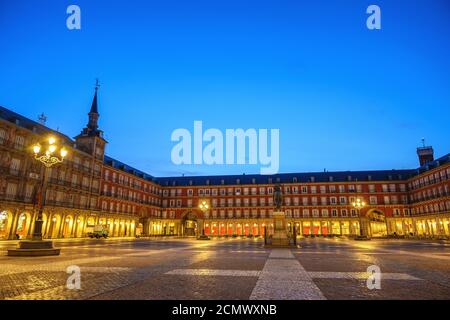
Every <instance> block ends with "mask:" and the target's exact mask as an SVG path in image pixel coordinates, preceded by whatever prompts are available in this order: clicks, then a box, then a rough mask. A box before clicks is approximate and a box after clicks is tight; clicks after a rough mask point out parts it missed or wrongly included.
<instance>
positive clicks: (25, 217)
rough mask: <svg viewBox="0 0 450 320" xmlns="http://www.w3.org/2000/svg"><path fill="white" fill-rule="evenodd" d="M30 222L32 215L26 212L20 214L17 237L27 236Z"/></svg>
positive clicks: (23, 237)
mask: <svg viewBox="0 0 450 320" xmlns="http://www.w3.org/2000/svg"><path fill="white" fill-rule="evenodd" d="M30 224H31V217H30V215H29V214H28V213H26V212H22V213H21V214H20V215H19V220H18V221H17V228H16V237H18V238H19V239H25V238H26V237H27V234H28V229H29V228H30Z"/></svg>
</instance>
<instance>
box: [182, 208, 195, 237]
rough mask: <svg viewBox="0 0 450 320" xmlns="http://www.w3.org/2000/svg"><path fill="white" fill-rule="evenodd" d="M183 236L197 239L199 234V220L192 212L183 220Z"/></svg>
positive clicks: (185, 215)
mask: <svg viewBox="0 0 450 320" xmlns="http://www.w3.org/2000/svg"><path fill="white" fill-rule="evenodd" d="M181 227H182V231H183V236H185V237H195V236H196V235H197V232H198V218H197V215H196V214H194V213H193V212H192V211H188V212H186V213H185V214H184V215H183V217H182V218H181Z"/></svg>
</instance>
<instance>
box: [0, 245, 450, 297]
mask: <svg viewBox="0 0 450 320" xmlns="http://www.w3.org/2000/svg"><path fill="white" fill-rule="evenodd" d="M55 243H56V246H57V247H61V248H62V250H61V255H60V256H58V257H35V258H31V257H30V258H23V257H22V258H21V257H8V256H6V249H7V248H10V247H14V246H15V244H16V243H15V242H11V241H5V242H0V299H52V300H53V299H100V300H105V299H152V300H153V299H192V300H205V299H207V300H209V299H232V300H237V299H243V300H249V299H252V300H260V299H264V300H266V299H267V300H271V299H295V300H300V299H314V300H316V299H450V250H449V249H450V244H448V243H434V242H419V241H406V240H372V241H368V242H357V241H353V240H343V239H304V240H301V241H300V246H301V247H300V248H299V249H290V250H289V249H264V248H263V243H262V241H261V240H240V239H223V240H212V241H205V242H202V241H196V240H193V239H150V240H148V239H137V240H135V239H132V240H131V239H118V240H115V239H111V240H83V239H81V240H58V241H56V242H55ZM69 266H78V267H79V268H80V272H81V277H80V280H81V282H80V283H81V288H80V290H70V289H68V288H67V281H68V278H69V276H70V274H69V273H67V268H68V267H69ZM370 266H377V267H379V268H380V270H381V277H380V281H381V282H380V285H381V289H374V290H370V289H368V287H367V279H368V278H369V276H370V275H371V273H368V267H370Z"/></svg>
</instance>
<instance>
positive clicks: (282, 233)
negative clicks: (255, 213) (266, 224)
mask: <svg viewBox="0 0 450 320" xmlns="http://www.w3.org/2000/svg"><path fill="white" fill-rule="evenodd" d="M272 218H273V229H274V230H273V235H272V239H271V242H270V243H268V244H267V245H266V247H269V248H293V247H295V246H294V245H291V244H290V243H289V238H288V235H287V232H286V229H287V223H286V215H285V214H284V212H282V211H279V212H274V213H273V214H272Z"/></svg>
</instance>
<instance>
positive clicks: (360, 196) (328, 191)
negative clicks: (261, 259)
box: [0, 90, 450, 239]
mask: <svg viewBox="0 0 450 320" xmlns="http://www.w3.org/2000/svg"><path fill="white" fill-rule="evenodd" d="M88 115H89V119H88V124H87V125H86V127H85V128H84V129H83V130H82V131H81V133H80V134H79V135H78V136H76V137H75V138H73V139H72V138H70V137H68V136H66V135H64V134H62V133H60V132H56V131H54V130H51V129H49V128H47V127H45V126H44V125H43V124H41V123H38V122H35V121H32V120H30V119H27V118H25V117H23V116H21V115H19V114H17V113H15V112H13V111H11V110H8V109H6V108H3V107H0V239H17V238H20V239H25V238H29V237H31V234H32V232H33V229H34V221H35V220H36V214H37V213H36V201H35V196H34V195H35V193H36V190H37V186H38V185H39V184H40V183H41V182H42V176H43V170H44V169H43V167H42V166H41V165H40V163H39V162H38V161H36V160H35V159H34V158H33V155H32V151H31V150H30V146H32V145H33V144H35V143H36V142H39V141H40V140H42V139H46V137H48V136H49V135H52V136H54V137H56V139H58V140H59V141H60V143H63V144H64V145H65V146H66V148H67V149H68V156H67V159H64V161H63V163H62V164H59V165H57V166H54V167H52V168H51V169H50V170H49V171H50V174H47V179H46V182H45V185H46V192H45V202H44V217H43V219H44V225H43V234H44V237H45V238H79V237H85V236H86V235H87V234H88V233H89V232H91V231H92V230H93V229H94V228H97V227H98V226H102V227H103V228H104V229H106V230H108V233H109V235H110V236H113V237H134V236H136V235H141V236H196V235H199V234H201V233H205V234H206V235H210V236H217V237H220V236H221V237H224V236H231V237H233V236H235V237H236V236H262V235H264V232H265V230H267V232H269V233H270V232H271V228H272V227H273V225H272V219H271V215H272V213H273V210H274V207H273V202H272V201H273V200H272V193H273V189H274V186H275V185H277V184H279V185H281V188H282V191H283V207H282V210H283V211H284V212H285V214H286V216H287V219H288V223H289V224H288V226H289V228H290V232H291V233H294V232H295V233H296V234H297V235H298V236H333V235H336V236H349V237H351V236H356V235H359V234H361V233H362V234H364V235H369V236H372V237H378V236H386V235H397V236H408V237H435V238H441V237H447V238H448V237H450V190H449V188H450V180H449V177H450V161H449V160H450V154H447V155H445V156H443V157H440V158H439V159H437V160H435V159H434V155H433V149H432V148H431V147H426V146H424V147H421V148H418V150H417V153H418V156H419V162H420V163H419V165H418V168H413V169H410V170H373V171H348V172H315V173H314V172H312V173H290V174H277V175H271V176H264V175H239V176H205V177H163V178H161V177H154V176H151V175H150V174H147V173H145V172H142V171H140V170H138V169H135V168H132V167H130V166H128V165H126V164H125V163H122V162H121V161H119V160H116V159H113V158H111V157H109V156H107V155H105V147H106V146H107V143H108V142H107V141H106V140H105V139H104V138H103V132H102V131H101V130H100V129H99V126H98V119H99V113H98V104H97V90H96V91H95V95H94V99H93V102H92V106H91V109H90V111H89V114H88ZM110 143H111V142H110ZM358 200H359V201H360V202H362V203H364V206H363V207H362V208H356V207H355V206H354V203H355V202H357V201H358Z"/></svg>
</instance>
